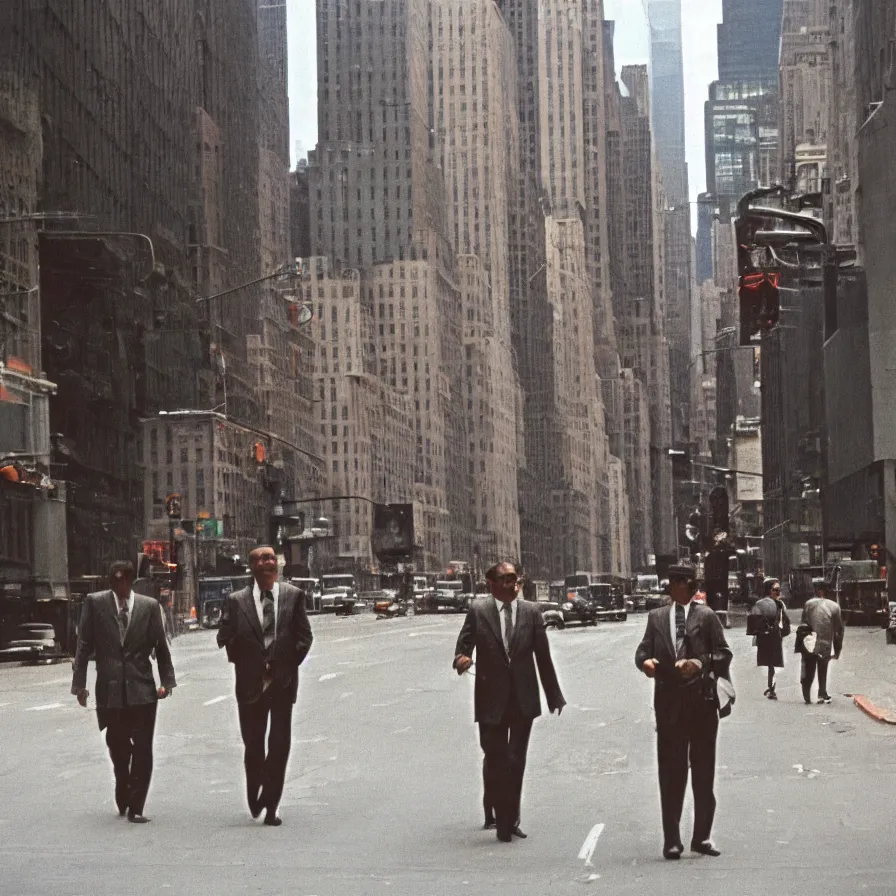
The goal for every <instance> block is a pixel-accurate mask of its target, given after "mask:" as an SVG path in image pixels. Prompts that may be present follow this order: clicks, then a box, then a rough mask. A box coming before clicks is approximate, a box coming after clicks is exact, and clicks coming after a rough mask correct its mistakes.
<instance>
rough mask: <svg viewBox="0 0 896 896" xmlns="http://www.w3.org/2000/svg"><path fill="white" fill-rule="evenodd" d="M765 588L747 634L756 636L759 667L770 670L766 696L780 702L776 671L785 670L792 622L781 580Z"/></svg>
mask: <svg viewBox="0 0 896 896" xmlns="http://www.w3.org/2000/svg"><path fill="white" fill-rule="evenodd" d="M762 585H763V593H764V595H765V596H764V597H763V598H762V599H761V600H758V601H756V604H755V605H754V607H753V609H752V610H751V611H750V615H749V617H748V618H747V623H748V628H747V634H752V635H753V636H754V637H753V644H754V646H755V647H756V665H757V666H765V667H767V669H768V687H767V688H766V689H765V694H764V696H765V697H768V699H769V700H777V699H778V695H777V694H776V693H775V670H776V669H783V668H784V639H785V638H786V637H787V636H788V635H789V634H790V618H789V617H788V616H787V610H786V609H785V607H784V601H783V600H781V583H780V582H779V581H778V580H777V579H766V580H765V581H764V582H763V583H762Z"/></svg>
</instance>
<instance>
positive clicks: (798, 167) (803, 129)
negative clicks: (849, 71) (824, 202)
mask: <svg viewBox="0 0 896 896" xmlns="http://www.w3.org/2000/svg"><path fill="white" fill-rule="evenodd" d="M829 44H830V26H829V14H828V4H827V3H826V2H824V0H784V17H783V24H782V28H781V86H780V103H779V110H778V119H779V128H778V130H779V138H780V152H779V164H780V172H779V175H778V176H779V179H780V182H781V183H783V184H787V185H788V186H789V187H790V188H791V189H792V190H793V191H794V192H796V193H810V192H812V193H815V192H817V193H820V192H821V191H822V179H823V178H825V177H826V176H827V139H828V121H829V116H830V109H831V56H830V50H829Z"/></svg>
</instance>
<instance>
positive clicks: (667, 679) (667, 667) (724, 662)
mask: <svg viewBox="0 0 896 896" xmlns="http://www.w3.org/2000/svg"><path fill="white" fill-rule="evenodd" d="M674 607H675V604H668V605H666V606H665V607H659V608H658V609H656V610H651V611H650V613H649V615H648V616H647V628H646V630H645V632H644V637H643V638H642V639H641V643H640V644H639V645H638V648H637V650H636V651H635V665H636V666H637V667H638V668H639V669H641V668H642V667H643V665H644V663H645V661H646V660H650V659H655V660H657V673H656V676H655V678H654V691H653V708H654V712H655V713H656V723H657V727H663V726H666V725H674V724H675V723H676V722H677V721H678V720H679V718H680V717H681V715H682V712H683V710H684V709H685V708H686V707H687V706H690V705H692V704H693V705H696V706H698V707H701V708H703V709H705V710H706V711H707V712H711V711H712V712H714V711H715V710H714V708H711V706H709V705H708V703H707V701H706V700H705V699H704V694H703V692H702V690H703V689H702V687H701V677H700V676H697V677H696V678H692V679H690V680H688V681H685V680H684V679H683V678H682V677H681V675H680V674H679V673H678V671H677V670H676V669H675V644H673V643H672V629H671V626H670V619H669V616H670V614H671V613H673V612H674ZM685 643H686V646H687V657H688V659H698V660H700V662H701V663H702V664H703V669H704V671H705V672H708V671H709V670H710V669H711V670H712V671H713V672H714V673H715V675H716V676H717V677H721V678H730V666H731V648H730V647H729V646H728V642H727V641H726V640H725V632H724V631H723V630H722V624H721V623H720V622H719V617H718V616H716V614H715V613H714V612H713V611H712V610H710V609H709V607H707V606H705V605H704V604H699V603H698V604H693V605H692V606H691V609H690V610H689V611H688V621H687V627H686V629H685Z"/></svg>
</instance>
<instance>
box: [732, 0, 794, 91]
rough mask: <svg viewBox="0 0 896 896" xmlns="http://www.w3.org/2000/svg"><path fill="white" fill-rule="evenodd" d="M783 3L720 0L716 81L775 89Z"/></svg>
mask: <svg viewBox="0 0 896 896" xmlns="http://www.w3.org/2000/svg"><path fill="white" fill-rule="evenodd" d="M782 9H783V0H722V22H721V24H720V25H719V26H718V46H719V81H720V82H722V83H723V84H738V83H739V84H756V85H761V86H763V87H767V88H768V87H771V88H776V87H777V85H778V52H779V49H780V43H781V14H782Z"/></svg>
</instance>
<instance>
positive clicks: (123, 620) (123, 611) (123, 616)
mask: <svg viewBox="0 0 896 896" xmlns="http://www.w3.org/2000/svg"><path fill="white" fill-rule="evenodd" d="M118 630H119V632H120V634H121V643H122V644H124V636H125V635H126V634H127V631H128V605H127V601H125V603H123V604H121V605H120V606H119V608H118Z"/></svg>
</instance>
